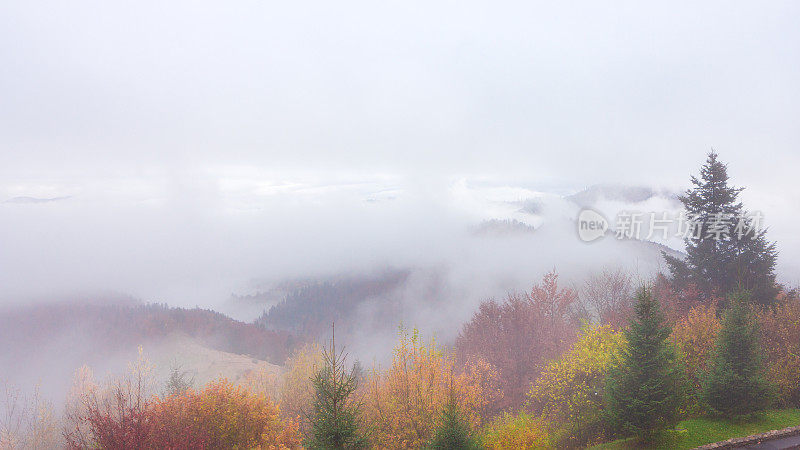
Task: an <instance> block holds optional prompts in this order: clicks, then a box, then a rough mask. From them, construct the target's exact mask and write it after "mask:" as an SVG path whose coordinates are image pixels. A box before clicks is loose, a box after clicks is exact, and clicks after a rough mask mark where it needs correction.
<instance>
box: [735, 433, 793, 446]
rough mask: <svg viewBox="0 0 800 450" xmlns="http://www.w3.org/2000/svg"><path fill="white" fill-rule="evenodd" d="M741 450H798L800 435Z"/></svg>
mask: <svg viewBox="0 0 800 450" xmlns="http://www.w3.org/2000/svg"><path fill="white" fill-rule="evenodd" d="M741 448H747V449H758V450H785V449H788V448H800V434H796V435H794V436H786V437H784V438H778V439H773V440H771V441H764V442H761V443H759V444H749V445H745V446H744V447H741Z"/></svg>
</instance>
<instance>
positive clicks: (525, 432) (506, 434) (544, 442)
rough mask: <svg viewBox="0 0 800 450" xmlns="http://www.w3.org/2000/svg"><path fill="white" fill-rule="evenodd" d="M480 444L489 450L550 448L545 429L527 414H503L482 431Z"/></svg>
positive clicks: (539, 422)
mask: <svg viewBox="0 0 800 450" xmlns="http://www.w3.org/2000/svg"><path fill="white" fill-rule="evenodd" d="M482 434H483V436H482V439H481V440H482V442H483V445H484V446H485V447H486V448H487V449H491V450H516V449H520V448H531V449H533V448H539V449H545V448H550V442H549V439H548V434H547V427H546V426H545V424H544V423H543V422H542V421H541V420H540V419H539V418H537V417H535V416H533V415H531V414H530V413H527V412H524V411H522V412H520V413H518V414H516V415H514V414H508V413H506V414H503V415H502V416H500V417H498V418H496V419H495V420H494V421H492V423H490V424H489V425H488V426H487V427H486V428H484V429H483V433H482Z"/></svg>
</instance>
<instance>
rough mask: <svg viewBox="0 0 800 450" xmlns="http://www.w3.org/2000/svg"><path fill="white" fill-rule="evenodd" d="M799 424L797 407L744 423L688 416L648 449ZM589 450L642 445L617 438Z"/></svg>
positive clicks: (680, 446) (684, 446)
mask: <svg viewBox="0 0 800 450" xmlns="http://www.w3.org/2000/svg"><path fill="white" fill-rule="evenodd" d="M797 425H800V409H775V410H771V411H766V412H764V413H762V414H760V415H759V416H757V417H755V418H753V419H751V420H748V421H744V422H735V421H730V420H724V419H710V418H700V419H689V420H684V421H681V422H680V423H678V426H676V427H675V430H669V431H665V432H664V433H662V434H661V435H660V436H658V437H657V438H656V440H655V441H654V442H653V443H652V445H651V446H650V448H659V449H662V448H663V449H689V448H694V447H697V446H700V445H705V444H710V443H712V442H719V441H724V440H726V439H731V438H737V437H745V436H750V435H751V434H758V433H764V432H766V431H771V430H779V429H781V428H786V427H793V426H797ZM591 448H592V449H602V450H611V449H632V448H643V447H642V444H641V443H636V442H634V441H633V439H621V440H618V441H614V442H609V443H606V444H600V445H596V446H594V447H591Z"/></svg>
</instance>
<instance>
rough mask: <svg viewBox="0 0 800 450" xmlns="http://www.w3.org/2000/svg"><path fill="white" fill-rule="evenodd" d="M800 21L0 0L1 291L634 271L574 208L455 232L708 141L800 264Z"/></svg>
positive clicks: (179, 289)
mask: <svg viewBox="0 0 800 450" xmlns="http://www.w3.org/2000/svg"><path fill="white" fill-rule="evenodd" d="M798 13H800V5H798V4H797V3H796V2H769V3H758V4H757V3H749V2H739V3H736V2H734V3H731V2H708V3H704V4H702V5H698V4H696V3H695V2H678V3H676V2H671V3H669V4H664V5H661V6H654V5H645V4H641V3H639V2H624V3H620V4H617V5H615V6H614V7H609V5H607V4H597V3H591V2H586V3H571V4H570V5H557V6H555V5H545V4H537V3H532V2H518V3H501V4H497V3H493V4H491V5H490V4H488V3H471V2H469V3H468V2H442V3H438V4H432V3H430V2H424V3H423V2H395V3H388V4H379V3H374V2H347V3H325V2H311V3H309V2H299V3H298V2H292V3H284V4H277V3H274V2H254V1H248V2H236V3H225V4H223V3H216V2H197V1H192V2H166V3H165V2H150V1H146V2H100V1H96V2H83V1H79V2H69V3H63V2H45V3H41V2H5V3H4V4H3V5H2V6H0V64H2V67H3V70H1V71H0V297H1V298H2V302H4V303H10V302H25V301H30V300H35V299H50V298H61V297H66V296H75V295H78V296H80V295H92V294H93V293H97V292H116V293H121V294H130V295H133V296H135V297H138V298H141V299H143V300H145V301H165V302H167V303H169V304H172V305H182V306H194V305H200V306H215V305H219V304H221V303H222V302H224V301H226V300H227V299H229V298H230V296H231V294H248V293H251V292H254V291H256V290H257V289H259V287H260V286H263V285H264V283H267V282H269V281H270V280H277V279H281V278H284V277H299V276H314V275H320V274H332V273H341V272H348V271H350V272H359V271H369V270H375V269H376V268H377V267H384V266H393V267H407V266H414V267H416V266H425V267H446V268H447V269H446V270H448V271H449V272H448V273H453V274H462V277H463V279H464V280H470V281H471V282H473V283H482V284H480V286H482V287H481V288H479V289H475V292H473V294H472V295H473V296H474V297H479V296H481V295H490V294H492V293H495V292H498V291H500V292H502V291H504V290H508V289H515V288H519V287H521V285H527V284H530V283H532V282H533V281H535V280H536V279H537V278H539V277H540V276H541V274H542V273H543V272H545V271H546V270H549V269H552V268H553V267H555V268H557V269H559V270H562V271H567V272H568V271H570V270H576V269H575V268H576V267H580V268H581V270H583V267H584V266H585V267H590V266H601V265H605V264H609V263H612V264H619V263H625V264H626V265H627V266H628V267H631V268H633V269H632V270H634V271H636V270H641V271H642V272H643V273H650V272H652V271H653V270H657V269H658V267H657V265H658V263H657V262H654V261H645V262H641V261H635V260H632V259H631V258H628V259H627V261H622V262H620V261H617V259H623V258H627V255H621V254H620V253H619V252H617V251H616V250H614V249H611V250H609V251H608V252H605V253H604V252H603V249H604V248H605V247H608V246H610V245H611V244H609V243H606V244H600V245H595V246H590V245H586V244H583V243H581V242H580V241H579V240H578V239H577V238H576V236H575V233H574V230H573V229H570V228H569V226H571V225H570V223H569V222H568V221H567V222H564V223H563V224H562V223H561V222H558V221H555V222H554V223H557V224H558V225H556V226H555V227H561V228H563V233H558V238H555V237H553V238H546V239H544V238H540V239H536V240H532V241H530V242H529V241H525V242H526V243H520V242H521V241H515V240H514V238H512V239H488V240H487V239H481V238H476V237H475V236H474V233H473V231H474V227H476V226H478V225H479V224H480V223H481V222H482V221H484V220H487V219H493V218H496V219H507V218H518V219H520V220H523V221H524V220H527V221H529V222H536V221H537V220H539V219H537V218H535V217H527V216H525V217H521V216H519V214H518V210H519V209H520V208H521V207H522V205H524V204H525V202H526V201H530V200H536V199H537V198H540V197H542V196H544V197H545V198H548V199H549V198H555V199H559V198H561V196H563V195H569V194H573V193H576V192H578V191H580V190H582V189H584V188H586V187H589V186H591V185H595V184H623V185H636V186H648V187H653V188H656V189H662V188H665V189H667V190H669V191H670V192H678V191H680V190H681V189H685V188H686V187H687V185H688V177H689V174H691V173H696V171H697V170H698V168H699V165H700V164H701V163H702V161H703V160H704V157H705V153H706V152H707V151H709V150H710V149H711V148H712V147H714V148H715V149H717V150H718V151H719V152H720V155H721V158H722V159H723V160H724V161H726V162H728V163H729V165H730V174H731V176H732V177H733V182H734V183H736V184H738V185H744V186H746V187H747V191H745V193H744V194H743V198H744V200H745V202H746V204H747V206H748V207H749V208H750V209H758V210H761V211H763V212H764V215H765V217H766V220H767V224H768V225H769V226H770V227H771V231H770V237H771V238H772V239H776V240H778V241H779V248H780V249H781V257H780V261H779V264H780V267H779V272H780V277H781V280H782V281H785V282H789V283H793V284H796V283H797V281H798V280H800V271H799V270H798V268H799V267H800V265H798V264H797V263H796V262H795V261H796V260H797V257H798V256H800V244H798V239H797V238H796V236H795V235H794V233H795V229H796V223H797V222H796V220H798V215H797V212H796V211H797V210H798V206H800V190H799V189H797V187H796V186H795V185H794V183H793V180H794V178H795V177H794V175H795V172H796V170H797V167H798V166H799V163H800V152H798V151H797V149H798V144H800V133H799V132H798V128H797V123H796V122H797V117H800V87H799V86H798V84H797V82H796V80H798V79H800V31H799V30H798V28H797V20H798V17H799V16H800V15H799V14H798ZM551 203H552V202H551ZM667 203H668V202H667ZM548 204H550V203H548ZM553 204H557V202H555V203H553ZM670 207H674V205H671V206H670ZM553 208H555V209H556V211H555V213H553V214H555V216H557V217H561V216H569V215H571V214H573V212H574V211H572V210H567V211H563V210H559V209H558V208H559V207H556V206H554V207H553ZM550 217H552V215H551V216H550ZM568 218H569V217H568ZM571 218H572V219H574V217H571ZM532 224H533V225H537V224H536V223H532ZM559 229H560V228H559ZM542 230H544V231H542V233H544V232H546V229H545V228H542ZM537 231H540V230H537ZM637 268H638V269H637ZM476 274H477V275H476ZM495 275H496V276H495ZM504 275H506V276H507V280H505V279H503V276H504ZM454 276H456V275H454ZM455 279H456V280H458V277H456V278H455Z"/></svg>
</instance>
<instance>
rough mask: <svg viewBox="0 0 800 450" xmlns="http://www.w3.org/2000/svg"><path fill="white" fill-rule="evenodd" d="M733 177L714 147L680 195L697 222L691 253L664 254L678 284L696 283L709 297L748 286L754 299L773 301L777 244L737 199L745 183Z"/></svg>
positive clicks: (688, 247) (692, 220) (690, 239)
mask: <svg viewBox="0 0 800 450" xmlns="http://www.w3.org/2000/svg"><path fill="white" fill-rule="evenodd" d="M728 180H729V179H728V169H727V166H726V165H725V164H724V163H722V162H721V161H719V159H718V155H717V153H715V152H714V151H712V152H711V153H709V154H708V158H707V159H706V163H705V164H704V165H703V167H702V168H701V169H700V176H699V178H698V177H695V176H692V178H691V182H692V185H693V187H692V188H691V189H688V190H687V191H686V193H685V195H683V196H681V197H679V198H680V201H681V203H683V206H684V209H685V210H686V211H685V212H686V217H687V219H688V221H690V223H691V226H692V228H691V230H690V233H689V234H688V235H687V237H686V238H685V239H684V242H685V244H686V258H683V259H682V258H676V257H672V256H669V255H667V254H666V253H664V258H665V260H666V262H667V265H668V267H669V270H670V273H671V276H672V279H673V281H674V282H675V283H676V285H677V286H678V287H684V286H686V285H688V284H693V285H695V286H696V287H697V288H698V290H699V291H700V293H701V294H702V295H703V296H704V298H705V299H710V298H711V297H712V296H715V295H716V296H725V295H727V294H729V293H731V292H733V291H736V290H741V289H747V290H750V291H751V292H752V293H753V295H752V300H753V301H755V302H757V303H760V304H770V303H772V302H773V301H774V299H775V296H776V295H777V292H778V289H777V284H776V281H775V264H776V261H777V249H776V244H775V243H774V242H768V241H767V239H766V236H765V232H764V231H763V230H760V229H758V228H760V224H757V223H755V221H754V220H753V218H752V217H750V216H748V215H747V214H746V212H745V210H744V208H743V206H742V203H741V202H739V201H738V197H739V194H740V193H741V191H742V189H743V188H737V187H733V186H730V185H729V184H728ZM756 225H759V226H756Z"/></svg>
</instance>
